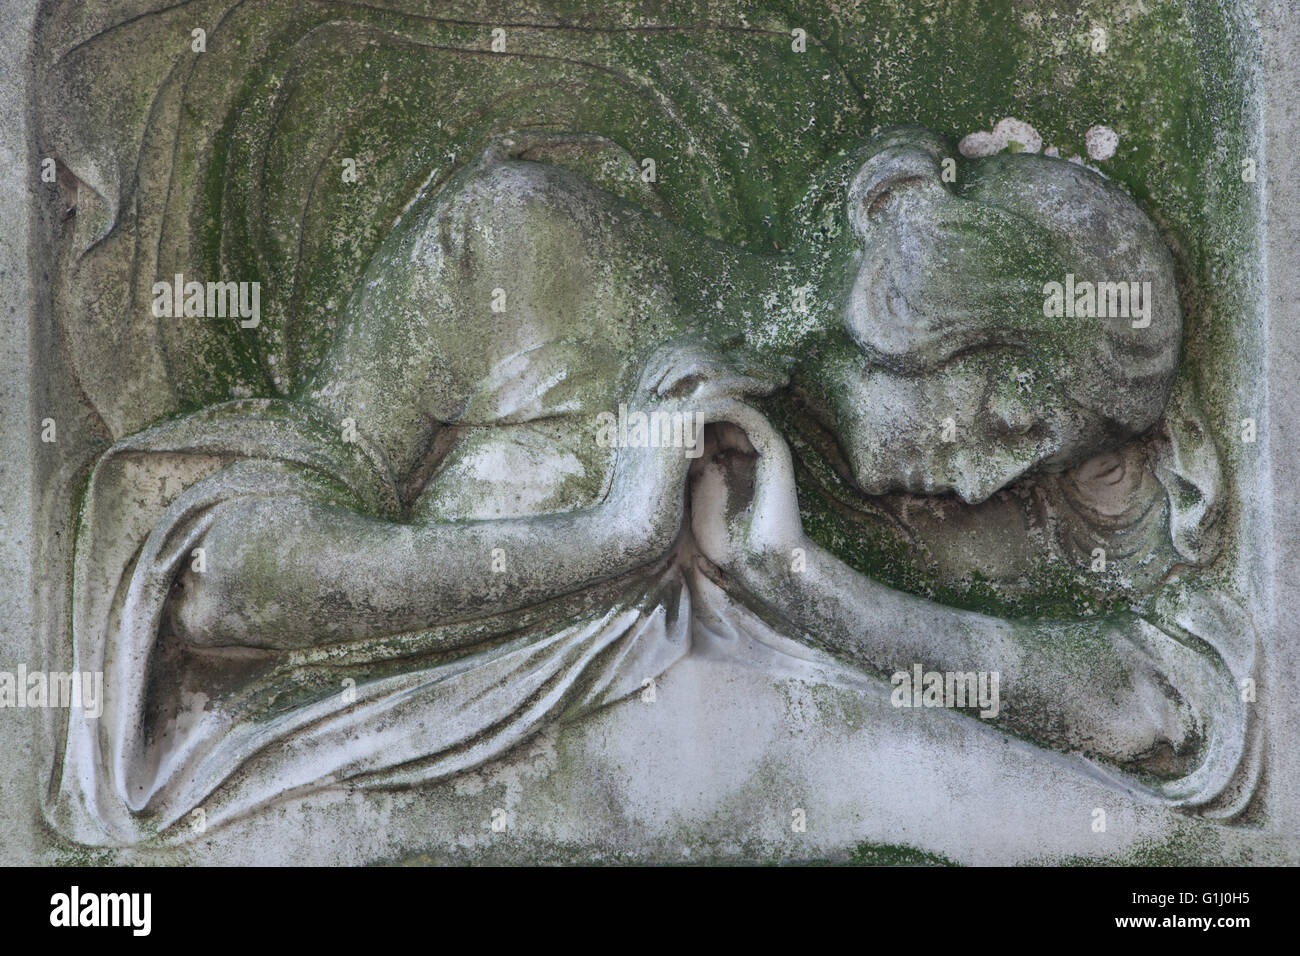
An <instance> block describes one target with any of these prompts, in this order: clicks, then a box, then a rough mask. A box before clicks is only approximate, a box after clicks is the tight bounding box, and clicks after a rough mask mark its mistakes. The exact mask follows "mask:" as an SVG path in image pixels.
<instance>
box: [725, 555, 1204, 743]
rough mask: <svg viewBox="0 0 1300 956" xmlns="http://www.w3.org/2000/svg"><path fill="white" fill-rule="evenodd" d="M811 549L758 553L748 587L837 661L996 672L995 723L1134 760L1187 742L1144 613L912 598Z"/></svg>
mask: <svg viewBox="0 0 1300 956" xmlns="http://www.w3.org/2000/svg"><path fill="white" fill-rule="evenodd" d="M804 549H805V557H804V560H803V561H802V562H801V564H800V565H798V566H801V567H802V570H799V571H796V570H793V568H792V562H791V561H789V560H780V561H777V560H774V559H773V558H768V559H767V560H766V561H760V562H759V563H757V564H756V563H754V561H756V560H758V559H751V561H750V562H748V563H747V565H746V569H745V570H744V571H742V572H741V574H740V576H741V578H742V579H744V580H743V581H742V583H743V584H745V585H746V586H747V590H749V591H750V592H751V593H753V594H755V595H756V596H758V597H759V598H760V599H761V600H762V602H763V603H764V604H765V605H766V606H767V608H768V610H769V611H770V612H771V613H772V614H773V615H776V616H779V617H782V618H784V619H785V620H786V621H787V622H788V623H789V624H792V625H793V626H794V627H795V628H797V629H798V630H799V631H800V632H801V633H803V634H805V635H807V636H808V639H809V640H811V641H812V642H813V643H815V644H817V645H819V646H821V647H822V648H823V649H825V650H826V651H828V652H830V653H832V654H833V655H835V656H836V657H839V658H841V659H847V660H850V661H852V662H854V663H856V664H858V665H859V666H861V667H863V668H864V669H867V670H869V671H873V672H876V673H878V674H880V675H882V676H891V675H892V674H894V673H896V672H898V671H907V672H911V671H912V670H913V668H914V667H915V666H916V665H920V666H921V668H922V670H923V671H940V672H961V673H967V672H971V671H975V672H985V673H989V674H996V675H997V676H998V680H999V693H1000V698H1001V699H1000V709H999V713H998V715H997V722H998V723H999V724H1000V725H1001V726H1003V727H1005V728H1006V729H1009V730H1013V731H1015V732H1017V733H1022V734H1025V735H1027V736H1031V737H1034V738H1036V739H1039V740H1043V741H1044V742H1052V743H1055V744H1058V745H1060V746H1062V747H1067V748H1078V749H1084V750H1088V751H1090V752H1096V753H1099V754H1103V755H1107V756H1112V757H1114V758H1116V759H1125V758H1136V757H1137V756H1138V755H1140V754H1142V753H1145V752H1147V751H1148V750H1149V749H1150V748H1151V747H1152V746H1154V745H1155V744H1157V743H1159V741H1161V740H1166V741H1168V742H1169V743H1170V745H1171V746H1172V747H1173V748H1174V749H1175V750H1177V749H1179V748H1180V747H1181V746H1182V745H1183V744H1184V743H1185V742H1186V741H1185V739H1184V738H1185V734H1186V729H1187V728H1186V726H1185V724H1186V714H1185V713H1184V712H1183V708H1182V704H1181V702H1180V701H1179V700H1178V699H1176V695H1174V696H1171V695H1170V691H1169V689H1168V686H1167V684H1166V683H1165V681H1164V679H1163V677H1162V675H1160V674H1159V673H1157V672H1156V671H1155V670H1154V669H1153V668H1152V666H1151V662H1150V661H1149V660H1147V659H1146V658H1145V657H1144V655H1143V654H1142V652H1141V650H1140V649H1139V647H1138V645H1137V644H1136V643H1135V641H1134V640H1133V639H1132V638H1133V637H1134V636H1135V634H1136V629H1137V628H1140V627H1144V626H1146V625H1144V624H1143V623H1142V622H1141V621H1140V620H1138V619H1136V618H1132V617H1125V618H1112V619H1109V620H1097V621H1082V622H1019V621H1008V620H1003V619H1000V618H995V617H991V616H988V615H984V614H977V613H974V612H969V611H963V610H959V609H955V608H949V607H945V606H943V605H941V604H937V603H935V602H932V601H926V600H923V599H921V598H917V597H914V596H912V595H908V594H903V593H901V592H899V591H895V590H893V589H891V588H888V587H885V586H884V585H881V584H879V583H878V582H875V581H872V580H871V579H869V578H867V577H865V576H863V575H861V574H859V573H858V572H856V571H854V570H853V569H852V568H850V567H848V566H847V565H846V564H844V563H843V562H842V561H840V560H839V559H838V558H836V557H835V556H834V555H832V554H830V553H829V552H827V551H825V550H823V549H822V548H820V547H818V546H816V545H814V544H812V543H811V542H808V543H806V545H805V546H804ZM1189 653H1190V652H1189Z"/></svg>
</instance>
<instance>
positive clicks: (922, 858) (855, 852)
mask: <svg viewBox="0 0 1300 956" xmlns="http://www.w3.org/2000/svg"><path fill="white" fill-rule="evenodd" d="M849 863H850V864H852V865H853V866H959V865H960V864H958V863H954V862H953V861H952V860H950V859H948V858H947V857H946V856H942V855H941V854H938V853H927V852H926V851H924V850H918V849H916V848H915V847H910V846H903V845H901V844H895V843H859V844H858V845H857V846H855V847H854V848H853V849H852V851H851V852H850V853H849Z"/></svg>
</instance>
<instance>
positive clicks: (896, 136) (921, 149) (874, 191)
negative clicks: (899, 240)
mask: <svg viewBox="0 0 1300 956" xmlns="http://www.w3.org/2000/svg"><path fill="white" fill-rule="evenodd" d="M873 142H874V143H877V144H878V146H879V148H878V149H876V151H875V152H874V153H872V155H871V157H870V158H869V159H867V161H866V162H864V163H863V164H862V166H861V168H859V170H858V172H857V174H856V175H855V176H854V177H853V179H852V181H851V182H850V183H849V190H848V197H847V198H848V213H849V222H850V223H851V224H852V225H853V229H854V231H855V232H857V233H858V234H859V235H861V234H862V233H863V232H864V230H866V229H867V228H868V227H869V226H870V223H871V220H872V219H874V218H876V217H877V216H879V215H881V214H882V213H883V212H884V211H885V208H886V206H887V204H888V199H889V197H890V196H891V195H892V194H893V193H895V192H896V191H898V190H901V189H917V190H921V191H923V192H926V193H928V194H930V195H931V196H933V197H935V198H948V197H950V196H951V195H952V194H951V193H950V192H949V190H948V187H947V185H946V184H945V183H944V176H943V172H944V166H945V161H951V163H952V164H954V165H953V166H952V167H951V168H955V163H956V161H957V159H956V154H955V153H954V152H953V150H952V148H951V147H950V146H949V144H948V143H947V141H946V140H944V139H943V138H942V137H940V136H939V135H938V134H936V133H933V132H931V131H930V130H927V129H921V128H919V127H900V128H898V129H893V130H888V131H886V132H884V133H882V134H880V136H878V137H876V139H875V140H873Z"/></svg>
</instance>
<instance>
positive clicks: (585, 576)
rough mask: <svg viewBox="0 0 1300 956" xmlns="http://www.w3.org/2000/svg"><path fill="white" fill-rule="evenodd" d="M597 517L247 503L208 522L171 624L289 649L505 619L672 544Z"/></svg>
mask: <svg viewBox="0 0 1300 956" xmlns="http://www.w3.org/2000/svg"><path fill="white" fill-rule="evenodd" d="M639 530H643V529H636V528H631V527H628V526H627V525H626V524H624V523H621V522H619V521H617V520H612V519H611V516H609V515H607V514H605V512H604V510H603V509H588V510H583V511H577V512H572V513H568V514H558V515H542V516H538V517H534V518H525V519H508V520H500V521H465V522H452V523H442V524H426V525H414V524H413V525H407V524H395V523H392V522H388V521H383V520H380V519H375V518H370V517H368V516H365V515H361V514H358V513H356V512H352V511H348V510H345V509H341V508H332V507H326V506H320V505H315V504H312V503H309V502H304V501H302V500H300V499H292V498H285V499H244V500H240V501H236V502H231V503H229V504H228V505H226V506H223V508H222V509H221V510H220V511H219V513H218V514H217V515H216V516H215V520H214V522H213V525H212V527H211V528H210V529H209V531H208V532H207V534H206V535H205V538H204V541H203V547H204V551H205V565H206V567H205V568H204V570H203V571H202V572H194V571H192V570H191V571H186V572H185V573H184V574H183V575H182V578H181V585H182V590H181V593H180V595H179V596H178V598H177V599H175V600H174V602H173V603H174V605H175V607H174V610H173V616H174V619H175V621H176V623H177V626H178V629H179V630H180V631H181V632H182V634H183V636H185V637H187V638H189V639H190V640H192V641H195V642H197V643H203V644H207V645H223V644H244V645H251V646H263V647H295V646H303V645H305V644H311V643H328V642H330V641H337V640H351V639H360V638H365V637H370V636H378V635H382V634H385V633H395V632H400V631H405V630H417V629H421V628H427V627H432V626H435V625H438V624H443V623H451V622H455V621H458V620H466V619H471V618H474V617H478V616H484V615H490V614H493V613H499V612H502V611H509V610H514V609H516V608H520V607H525V606H528V605H531V604H536V603H537V602H539V601H543V600H547V599H549V598H552V597H555V596H558V595H562V594H566V593H569V592H571V591H574V590H577V589H579V588H581V587H583V586H585V585H588V584H591V583H593V582H596V581H600V580H603V579H606V578H609V577H614V576H616V575H618V574H620V573H623V572H625V571H627V570H630V569H632V568H634V567H637V566H639V565H642V564H645V563H647V562H649V561H652V560H654V559H655V558H656V557H657V556H659V555H660V554H662V553H663V552H664V551H665V550H666V548H667V547H668V545H669V544H670V543H671V540H672V536H673V533H674V529H672V528H671V527H670V526H669V525H667V524H664V525H663V526H662V527H658V528H652V529H649V532H648V533H640V534H639V533H638V531H639Z"/></svg>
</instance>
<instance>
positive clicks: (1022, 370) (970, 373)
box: [814, 343, 1105, 503]
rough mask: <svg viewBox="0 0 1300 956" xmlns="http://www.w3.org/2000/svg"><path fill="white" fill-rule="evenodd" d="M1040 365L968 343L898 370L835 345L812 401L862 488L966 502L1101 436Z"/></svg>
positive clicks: (1057, 462)
mask: <svg viewBox="0 0 1300 956" xmlns="http://www.w3.org/2000/svg"><path fill="white" fill-rule="evenodd" d="M1059 371H1060V370H1058V369H1055V368H1052V367H1051V364H1050V362H1049V361H1045V360H1042V359H1040V360H1037V361H1036V360H1035V359H1034V357H1033V356H1031V355H1030V354H1029V353H1027V352H1025V351H1022V350H1016V349H1010V348H1005V347H990V348H984V349H974V350H971V351H966V352H963V353H961V354H958V355H955V356H953V357H952V358H950V359H949V360H947V361H946V362H944V363H943V364H942V365H940V366H939V367H936V368H932V369H929V370H926V371H919V372H911V373H902V372H899V371H892V370H890V369H887V368H884V367H882V366H881V365H878V364H873V363H871V362H869V361H868V360H866V358H865V357H864V355H863V354H862V353H861V352H860V351H859V350H858V349H857V348H855V347H853V346H852V345H850V344H848V343H845V347H844V348H843V349H842V350H839V355H838V356H837V357H836V358H833V359H832V360H830V361H829V362H824V363H822V367H821V368H820V369H819V370H818V371H817V373H816V377H817V380H818V382H819V387H818V388H816V389H815V390H814V392H815V393H820V395H821V396H822V400H821V401H820V402H819V401H816V399H815V397H814V406H815V407H816V406H818V405H820V407H821V410H822V412H823V415H824V417H825V418H827V419H829V420H828V421H827V424H829V425H830V426H831V427H832V429H833V430H834V431H835V433H836V435H837V437H838V438H839V442H840V445H841V447H842V448H843V450H844V452H845V455H846V456H847V458H848V460H849V464H850V466H851V467H852V470H853V475H854V478H855V480H856V481H857V484H858V485H859V487H861V488H862V490H863V491H865V492H866V493H868V494H885V493H889V492H908V493H912V494H927V495H928V494H944V493H947V492H952V493H954V494H956V495H958V496H959V497H960V498H962V500H964V501H966V502H969V503H976V502H979V501H983V500H984V499H986V498H988V497H989V496H990V495H991V494H993V492H995V491H997V490H998V489H1000V488H1003V487H1005V486H1007V485H1009V484H1010V483H1012V482H1013V481H1015V480H1016V479H1017V478H1019V477H1020V476H1022V475H1024V474H1025V473H1027V472H1029V471H1031V470H1033V469H1036V468H1045V469H1049V470H1051V469H1056V468H1062V467H1066V466H1068V465H1071V464H1073V463H1075V462H1077V461H1079V460H1081V459H1082V458H1084V457H1087V455H1089V454H1091V453H1092V452H1093V451H1095V450H1097V449H1098V448H1099V447H1100V446H1101V445H1102V444H1103V442H1104V437H1105V436H1104V434H1103V428H1102V425H1101V423H1100V422H1098V421H1097V420H1096V418H1095V416H1093V415H1091V414H1090V413H1088V412H1086V411H1085V410H1084V409H1082V408H1080V407H1079V406H1078V405H1077V404H1075V403H1074V402H1073V401H1071V400H1070V399H1069V397H1068V396H1066V395H1065V394H1064V393H1063V390H1062V388H1061V384H1060V374H1059Z"/></svg>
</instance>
